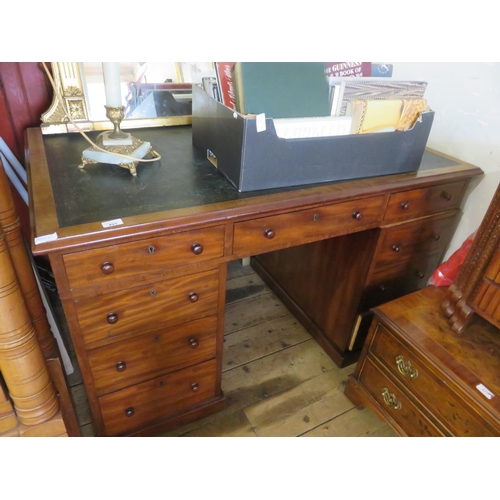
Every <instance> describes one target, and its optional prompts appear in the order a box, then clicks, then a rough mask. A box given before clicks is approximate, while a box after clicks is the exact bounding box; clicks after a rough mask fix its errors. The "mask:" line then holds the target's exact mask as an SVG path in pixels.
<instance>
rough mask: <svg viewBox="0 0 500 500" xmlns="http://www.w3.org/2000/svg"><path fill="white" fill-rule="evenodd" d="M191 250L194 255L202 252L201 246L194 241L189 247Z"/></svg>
mask: <svg viewBox="0 0 500 500" xmlns="http://www.w3.org/2000/svg"><path fill="white" fill-rule="evenodd" d="M191 250H192V251H193V253H194V254H195V255H200V254H201V253H203V246H202V245H200V244H199V243H195V244H194V245H193V246H192V247H191Z"/></svg>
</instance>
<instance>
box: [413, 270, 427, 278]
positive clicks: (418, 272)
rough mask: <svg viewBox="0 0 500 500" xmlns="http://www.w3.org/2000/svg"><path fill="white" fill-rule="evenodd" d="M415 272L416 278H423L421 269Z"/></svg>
mask: <svg viewBox="0 0 500 500" xmlns="http://www.w3.org/2000/svg"><path fill="white" fill-rule="evenodd" d="M415 274H416V275H417V278H419V279H421V280H423V279H424V278H425V273H423V272H422V271H417V272H416V273H415Z"/></svg>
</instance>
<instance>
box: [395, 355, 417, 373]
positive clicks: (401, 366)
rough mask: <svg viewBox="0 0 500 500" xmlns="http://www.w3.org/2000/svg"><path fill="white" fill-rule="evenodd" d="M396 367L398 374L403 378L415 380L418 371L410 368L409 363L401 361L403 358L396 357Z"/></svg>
mask: <svg viewBox="0 0 500 500" xmlns="http://www.w3.org/2000/svg"><path fill="white" fill-rule="evenodd" d="M396 365H397V366H398V370H399V373H401V375H403V376H405V377H410V378H417V377H418V370H416V369H415V368H412V367H411V363H410V361H406V362H405V360H404V359H403V356H397V357H396Z"/></svg>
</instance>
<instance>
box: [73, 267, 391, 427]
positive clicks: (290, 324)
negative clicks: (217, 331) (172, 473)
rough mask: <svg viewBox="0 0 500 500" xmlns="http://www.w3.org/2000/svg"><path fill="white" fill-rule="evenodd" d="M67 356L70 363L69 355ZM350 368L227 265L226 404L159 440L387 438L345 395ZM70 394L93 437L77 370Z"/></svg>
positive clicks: (252, 278)
mask: <svg viewBox="0 0 500 500" xmlns="http://www.w3.org/2000/svg"><path fill="white" fill-rule="evenodd" d="M70 355H71V356H72V359H73V361H74V363H75V365H76V367H77V364H76V359H74V352H73V351H72V350H71V351H70ZM353 371H354V365H352V366H349V367H346V368H342V369H341V368H338V367H337V365H335V363H333V361H332V360H331V359H330V358H329V357H328V355H327V354H326V353H325V351H324V350H323V349H322V348H321V347H320V346H319V345H318V344H317V342H316V341H315V340H314V339H313V338H312V337H311V335H310V334H309V333H308V332H307V331H306V330H305V329H304V328H303V327H302V326H301V325H300V324H299V323H298V322H297V320H296V319H295V318H294V317H293V316H292V315H291V314H290V312H289V311H288V310H287V309H286V307H285V306H284V305H283V304H282V303H281V302H280V301H279V300H278V298H277V297H276V296H275V295H274V294H273V293H272V292H271V291H270V289H269V288H268V287H267V286H266V285H265V284H264V283H263V281H262V280H261V279H260V278H259V277H258V276H257V274H255V272H253V270H252V268H251V267H250V266H243V265H242V264H241V261H235V262H231V263H229V265H228V278H227V297H226V318H225V335H224V354H223V374H222V389H223V391H224V395H225V396H226V400H227V405H226V407H225V408H224V409H223V410H222V411H220V412H217V413H215V414H213V415H209V416H208V417H205V418H203V419H200V420H197V421H196V422H191V423H189V424H187V425H185V426H182V427H179V428H177V429H175V430H173V431H169V432H167V433H162V434H158V437H160V436H161V437H168V436H185V437H195V436H197V437H205V436H206V437H224V436H238V437H271V436H272V437H278V436H283V437H285V436H286V437H292V436H303V437H334V436H338V437H340V436H343V437H347V436H348V437H355V436H372V437H376V436H378V437H389V436H395V434H394V432H393V431H392V430H391V429H390V427H389V426H388V425H387V424H385V423H383V422H382V421H380V420H379V419H378V418H377V417H376V416H375V414H374V413H373V412H371V411H370V410H369V409H363V410H357V409H356V408H354V406H353V404H352V403H351V402H350V401H349V400H348V399H347V398H346V397H345V396H344V386H345V383H346V380H347V376H348V375H349V374H351V373H352V372H353ZM70 385H71V394H72V395H73V398H74V400H75V405H76V408H77V417H78V420H79V423H80V426H81V430H82V435H83V436H93V435H94V431H93V428H92V422H91V414H90V410H89V406H88V401H87V398H86V394H85V390H84V387H83V384H82V382H81V375H80V374H79V370H78V368H77V369H76V371H75V373H74V374H73V375H72V376H71V377H70Z"/></svg>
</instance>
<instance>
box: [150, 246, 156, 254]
mask: <svg viewBox="0 0 500 500" xmlns="http://www.w3.org/2000/svg"><path fill="white" fill-rule="evenodd" d="M148 250H149V254H150V255H153V254H154V253H155V247H154V246H153V245H151V246H150V247H149V248H148Z"/></svg>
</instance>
